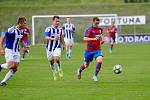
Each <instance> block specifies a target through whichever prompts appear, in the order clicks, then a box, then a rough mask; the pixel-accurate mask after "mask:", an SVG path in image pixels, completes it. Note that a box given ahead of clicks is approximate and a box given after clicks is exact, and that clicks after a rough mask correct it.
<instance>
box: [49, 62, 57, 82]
mask: <svg viewBox="0 0 150 100" xmlns="http://www.w3.org/2000/svg"><path fill="white" fill-rule="evenodd" d="M50 69H51V71H52V73H53V77H54V80H57V71H56V68H55V65H54V60H51V61H50Z"/></svg>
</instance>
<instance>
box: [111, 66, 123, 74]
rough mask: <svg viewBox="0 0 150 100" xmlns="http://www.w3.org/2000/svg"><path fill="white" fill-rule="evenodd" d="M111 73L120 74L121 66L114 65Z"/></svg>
mask: <svg viewBox="0 0 150 100" xmlns="http://www.w3.org/2000/svg"><path fill="white" fill-rule="evenodd" d="M113 71H114V73H115V74H120V73H121V72H122V66H121V65H115V66H114V68H113Z"/></svg>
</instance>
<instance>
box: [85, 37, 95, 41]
mask: <svg viewBox="0 0 150 100" xmlns="http://www.w3.org/2000/svg"><path fill="white" fill-rule="evenodd" d="M97 39H98V38H89V37H84V38H83V40H85V41H95V40H97Z"/></svg>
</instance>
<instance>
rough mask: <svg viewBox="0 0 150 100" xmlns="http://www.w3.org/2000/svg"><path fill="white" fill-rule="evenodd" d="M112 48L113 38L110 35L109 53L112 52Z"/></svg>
mask: <svg viewBox="0 0 150 100" xmlns="http://www.w3.org/2000/svg"><path fill="white" fill-rule="evenodd" d="M112 49H113V38H112V37H110V48H109V52H110V53H112Z"/></svg>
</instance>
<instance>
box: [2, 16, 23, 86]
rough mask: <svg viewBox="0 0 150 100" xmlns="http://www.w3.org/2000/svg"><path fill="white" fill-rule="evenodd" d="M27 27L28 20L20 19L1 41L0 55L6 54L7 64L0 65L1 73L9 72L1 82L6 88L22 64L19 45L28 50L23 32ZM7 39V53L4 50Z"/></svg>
mask: <svg viewBox="0 0 150 100" xmlns="http://www.w3.org/2000/svg"><path fill="white" fill-rule="evenodd" d="M25 26H26V18H25V17H23V16H22V17H19V18H18V21H17V25H16V26H12V27H10V28H8V31H7V32H6V33H5V35H4V36H2V37H1V39H0V53H1V54H3V53H4V52H5V59H6V63H4V64H1V65H0V71H1V70H2V69H3V68H4V69H8V72H7V74H6V76H5V77H4V79H3V80H2V81H1V83H0V85H1V86H5V85H6V82H7V81H8V80H9V79H10V78H11V77H12V76H13V75H14V74H15V72H16V71H17V67H18V66H19V63H20V52H19V44H21V45H22V46H23V47H25V48H26V46H25V45H24V43H23V41H22V37H23V31H22V29H23V28H24V27H25ZM4 38H5V39H6V47H5V51H4V49H3V46H2V43H3V41H4Z"/></svg>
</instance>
